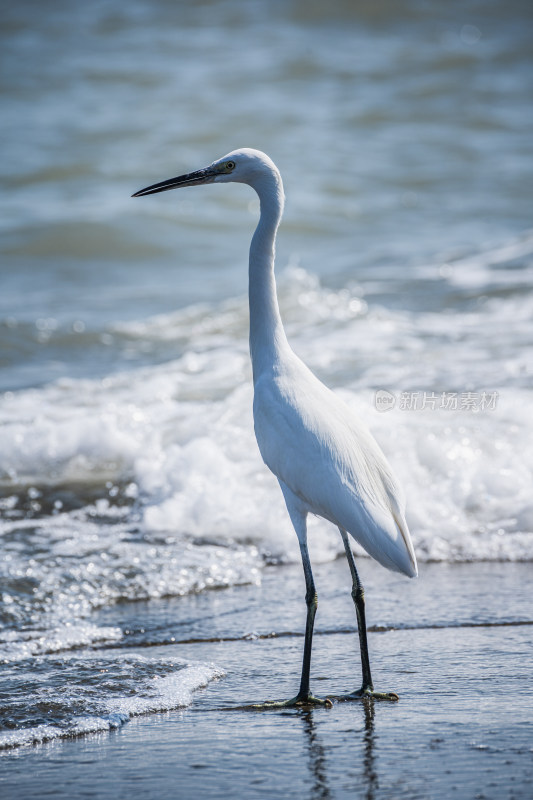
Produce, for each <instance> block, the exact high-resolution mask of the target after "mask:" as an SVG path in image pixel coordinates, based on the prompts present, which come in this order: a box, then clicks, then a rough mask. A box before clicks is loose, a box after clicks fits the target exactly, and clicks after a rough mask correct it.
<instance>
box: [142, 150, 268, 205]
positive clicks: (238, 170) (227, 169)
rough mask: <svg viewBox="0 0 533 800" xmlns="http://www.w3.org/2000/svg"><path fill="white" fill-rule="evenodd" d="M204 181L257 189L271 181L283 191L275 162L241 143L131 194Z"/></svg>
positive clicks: (155, 192)
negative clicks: (204, 163)
mask: <svg viewBox="0 0 533 800" xmlns="http://www.w3.org/2000/svg"><path fill="white" fill-rule="evenodd" d="M204 183H247V184H249V185H250V186H252V187H253V188H254V189H256V190H257V189H258V188H259V187H260V185H261V184H272V183H273V184H274V185H275V186H276V187H277V188H279V190H280V191H281V193H282V192H283V190H282V184H281V176H280V174H279V171H278V168H277V167H276V165H275V164H274V162H273V161H271V159H270V158H269V157H268V156H267V155H265V153H262V152H261V151H260V150H252V149H250V148H248V147H243V148H241V149H240V150H233V151H232V152H231V153H228V154H227V155H226V156H224V157H223V158H219V159H217V160H216V161H213V163H212V164H210V165H209V166H208V167H204V168H203V169H199V170H196V171H195V172H188V173H187V174H185V175H179V176H178V177H177V178H170V179H169V180H166V181H161V182H160V183H153V184H152V185H151V186H147V187H146V188H145V189H140V191H138V192H135V194H133V195H132V197H144V195H147V194H157V193H158V192H168V191H169V190H170V189H179V188H181V187H183V186H201V185H202V184H204Z"/></svg>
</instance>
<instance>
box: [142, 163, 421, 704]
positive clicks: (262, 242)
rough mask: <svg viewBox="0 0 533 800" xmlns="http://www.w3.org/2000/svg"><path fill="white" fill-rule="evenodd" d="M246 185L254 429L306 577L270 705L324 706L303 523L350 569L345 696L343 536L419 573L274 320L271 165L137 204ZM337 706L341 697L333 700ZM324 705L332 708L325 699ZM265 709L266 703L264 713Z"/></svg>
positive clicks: (338, 418)
mask: <svg viewBox="0 0 533 800" xmlns="http://www.w3.org/2000/svg"><path fill="white" fill-rule="evenodd" d="M228 182H240V183H247V184H249V185H250V186H251V187H252V188H253V189H255V191H256V192H257V194H258V196H259V200H260V208H261V213H260V219H259V224H258V226H257V228H256V230H255V233H254V236H253V238H252V243H251V246H250V260H249V301H250V355H251V359H252V368H253V381H254V408H253V410H254V426H255V434H256V437H257V443H258V445H259V449H260V451H261V455H262V457H263V460H264V462H265V464H266V465H267V466H268V467H269V468H270V469H271V470H272V472H273V473H274V475H276V477H277V478H278V480H279V483H280V486H281V489H282V492H283V495H284V497H285V502H286V504H287V509H288V512H289V515H290V517H291V520H292V523H293V525H294V528H295V530H296V533H297V535H298V539H299V543H300V549H301V553H302V559H303V566H304V573H305V578H306V586H307V593H306V602H307V608H308V612H307V626H306V642H305V648H304V663H303V667H302V678H301V684H300V691H299V693H298V695H297V696H296V697H295V698H293V699H292V700H290V701H286V702H283V703H270V704H265V705H270V706H274V707H279V706H287V705H301V704H308V703H323V702H325V701H323V700H319V699H318V698H315V697H313V696H312V695H311V694H310V692H309V670H310V659H311V642H312V633H313V622H314V615H315V611H316V605H317V600H316V593H315V587H314V581H313V576H312V571H311V564H310V560H309V554H308V551H307V529H306V517H307V514H308V513H313V514H317V515H318V516H321V517H324V518H325V519H327V520H329V521H330V522H332V523H333V524H334V525H337V527H338V528H339V530H340V532H341V535H342V537H343V541H344V544H345V549H346V554H347V557H348V561H349V564H350V570H351V572H352V579H353V589H352V596H353V598H354V602H355V605H356V611H357V619H358V629H359V638H360V645H361V658H362V671H363V686H362V688H361V689H360V690H358V691H356V692H352V693H350V694H348V695H343V696H342V699H357V698H360V697H363V696H372V697H377V698H379V699H397V695H395V694H394V693H379V692H374V690H373V685H372V679H371V676H370V664H369V659H368V651H367V642H366V625H365V619H364V598H363V589H362V586H361V584H360V582H359V578H358V575H357V570H356V568H355V562H354V560H353V555H352V553H351V549H350V547H349V544H348V538H347V536H346V532H348V533H349V534H351V536H352V537H353V538H354V539H355V540H356V541H357V542H359V544H361V545H362V547H363V548H364V549H365V550H366V551H367V553H368V554H369V555H371V556H372V557H373V558H375V559H376V560H377V561H379V563H380V564H382V565H383V566H384V567H387V568H388V569H391V570H395V571H397V572H401V573H404V574H405V575H408V576H409V577H415V576H416V575H417V565H416V557H415V553H414V550H413V546H412V543H411V538H410V535H409V530H408V527H407V523H406V521H405V503H404V498H403V493H402V491H401V489H400V486H399V484H398V482H397V480H396V478H395V477H394V475H393V473H392V470H391V468H390V466H389V464H388V462H387V460H386V458H385V456H384V455H383V453H382V451H381V449H380V448H379V446H378V445H377V443H376V441H375V439H374V438H373V437H372V435H371V433H370V432H369V430H368V429H367V428H366V426H365V425H364V424H363V422H362V421H361V420H359V419H358V418H357V417H356V415H355V414H354V413H353V411H352V410H351V409H350V408H349V407H348V406H347V405H346V404H345V403H344V402H343V401H342V400H341V399H340V398H339V397H338V396H337V395H335V394H334V393H333V392H332V391H330V390H329V389H328V388H327V387H326V386H324V384H323V383H321V382H320V381H319V380H318V378H316V377H315V375H313V373H312V372H311V371H310V370H309V369H308V368H307V366H306V365H305V364H304V363H303V362H302V361H301V360H300V359H299V358H298V357H297V356H296V355H295V353H294V352H293V351H292V350H291V348H290V346H289V344H288V342H287V338H286V336H285V331H284V329H283V325H282V322H281V317H280V314H279V308H278V301H277V294H276V283H275V278H274V260H275V241H276V233H277V229H278V225H279V222H280V220H281V216H282V213H283V204H284V194H283V184H282V181H281V176H280V174H279V171H278V169H277V167H276V166H275V164H274V163H273V162H272V161H271V160H270V158H268V156H266V155H265V154H264V153H261V152H260V151H258V150H251V149H248V148H244V149H241V150H234V151H233V152H231V153H228V155H226V156H224V158H221V159H219V160H217V161H214V162H213V163H212V164H211V165H210V166H209V167H207V168H205V169H202V170H198V171H196V172H192V173H189V174H187V175H182V176H179V177H178V178H171V179H170V180H167V181H162V182H161V183H157V184H153V185H152V186H148V187H147V188H146V189H142V190H141V191H140V192H136V193H135V195H134V197H138V196H143V195H146V194H154V193H156V192H162V191H167V190H169V189H174V188H179V187H183V186H196V185H200V184H205V183H228ZM339 699H340V698H339ZM326 702H327V703H328V704H329V701H326ZM263 707H264V706H263Z"/></svg>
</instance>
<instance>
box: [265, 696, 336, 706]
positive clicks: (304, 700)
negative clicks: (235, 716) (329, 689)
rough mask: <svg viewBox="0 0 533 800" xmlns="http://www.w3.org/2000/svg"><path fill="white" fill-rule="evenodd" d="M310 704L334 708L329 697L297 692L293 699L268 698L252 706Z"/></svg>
mask: <svg viewBox="0 0 533 800" xmlns="http://www.w3.org/2000/svg"><path fill="white" fill-rule="evenodd" d="M309 706H324V707H325V708H332V706H333V703H332V702H331V700H330V699H329V697H326V698H322V697H315V696H314V695H312V694H308V695H306V696H303V695H299V694H297V695H296V697H293V698H292V700H266V701H265V702H264V703H257V705H253V706H251V708H257V709H261V710H262V709H266V710H268V709H271V708H309Z"/></svg>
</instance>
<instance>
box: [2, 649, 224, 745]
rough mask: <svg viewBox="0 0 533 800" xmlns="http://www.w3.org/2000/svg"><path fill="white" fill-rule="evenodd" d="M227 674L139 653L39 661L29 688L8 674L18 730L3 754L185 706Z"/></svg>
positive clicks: (10, 712)
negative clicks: (195, 694)
mask: <svg viewBox="0 0 533 800" xmlns="http://www.w3.org/2000/svg"><path fill="white" fill-rule="evenodd" d="M224 674H225V673H224V671H223V670H221V669H220V668H218V667H216V666H215V665H213V664H206V663H203V662H192V663H188V662H186V661H183V660H182V659H179V658H169V657H164V658H147V657H145V656H141V655H137V654H135V653H128V654H124V653H122V654H120V653H113V654H112V655H110V656H106V655H103V654H99V653H94V654H84V655H83V656H75V655H71V656H63V657H62V658H61V660H59V661H57V662H54V661H53V660H51V659H48V660H46V661H45V660H39V659H38V658H37V659H35V660H34V661H33V667H32V671H31V673H30V674H29V675H28V676H27V679H26V681H25V682H24V685H21V682H20V680H19V674H18V671H17V670H16V669H14V670H13V672H12V673H10V672H9V671H6V672H5V674H4V681H5V684H4V685H5V686H6V688H7V690H8V691H9V697H8V699H7V700H6V703H5V707H4V709H3V711H4V718H5V719H6V720H7V719H8V720H9V721H10V724H11V725H12V726H13V730H9V731H3V732H1V733H0V750H6V749H10V748H13V747H21V746H24V745H33V744H42V743H45V742H49V741H52V740H54V739H65V738H72V737H76V736H82V735H86V734H89V733H102V732H105V731H109V730H113V729H116V728H119V727H121V726H122V725H124V723H126V722H127V721H128V720H129V719H131V718H132V717H135V716H139V715H141V714H148V713H153V712H158V711H169V710H171V709H177V708H184V707H186V706H188V705H190V704H191V703H192V702H193V693H194V692H195V691H197V690H198V689H201V688H203V687H205V686H207V684H208V683H209V682H211V681H213V680H216V679H217V678H222V677H224ZM80 710H81V711H82V713H80ZM43 716H46V717H47V718H48V721H47V722H44V723H43V722H41V721H40V720H42V718H43Z"/></svg>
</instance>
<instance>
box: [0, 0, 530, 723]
mask: <svg viewBox="0 0 533 800" xmlns="http://www.w3.org/2000/svg"><path fill="white" fill-rule="evenodd" d="M532 28H533V13H532V12H531V8H530V4H529V3H525V2H518V0H512V1H511V2H506V3H505V4H504V3H501V2H486V0H485V1H484V2H464V3H455V2H453V3H446V4H426V3H422V2H415V0H402V1H401V2H394V3H392V2H385V3H380V4H379V5H378V6H377V5H376V4H374V3H370V2H369V3H357V4H355V3H348V2H334V3H328V4H314V3H309V2H303V0H302V2H297V1H296V0H294V2H262V1H259V2H253V3H240V2H236V0H234V1H231V0H228V2H215V1H214V0H213V2H201V3H195V4H186V3H181V2H178V3H176V2H170V0H168V1H167V2H165V1H164V0H156V2H148V0H133V2H130V3H128V4H122V5H120V6H117V5H116V4H109V3H106V2H91V3H82V2H74V3H73V2H66V0H65V1H64V2H59V1H58V2H47V3H46V4H42V3H37V2H35V3H32V2H25V3H18V4H11V5H10V6H9V7H7V8H6V9H4V11H3V27H2V32H1V37H2V40H1V48H0V51H1V54H2V63H3V69H2V84H1V106H2V120H3V124H2V131H1V133H0V135H1V137H2V153H3V158H2V162H1V164H0V172H1V175H2V180H3V186H4V191H3V192H2V194H1V196H0V212H1V213H0V228H1V231H2V243H1V248H2V258H1V266H0V270H1V286H2V291H1V292H0V366H1V371H0V391H1V392H2V394H1V395H0V454H1V458H0V487H1V492H2V498H1V499H0V512H1V514H2V518H1V520H0V534H1V536H2V541H3V559H2V566H1V569H2V571H3V595H2V605H1V607H0V614H1V617H0V618H1V620H2V622H3V624H4V626H5V631H4V634H3V639H2V643H1V646H2V653H3V656H4V657H5V658H6V659H7V660H8V661H10V662H13V661H14V660H15V661H16V660H17V659H27V658H30V659H31V658H34V657H35V658H40V657H41V655H42V654H45V655H46V654H48V653H57V652H61V651H63V650H68V649H70V648H72V647H80V646H84V645H89V644H92V643H95V642H117V641H120V639H121V637H122V635H123V631H122V630H121V628H120V627H117V626H109V627H102V626H101V625H98V624H95V623H94V621H93V620H92V615H93V614H94V613H95V611H96V610H99V609H106V608H108V607H112V606H113V605H114V604H116V603H117V602H120V601H125V600H138V599H150V598H160V597H165V596H175V595H176V596H180V595H183V594H188V593H191V592H202V591H204V590H205V589H207V588H210V587H213V586H215V587H224V586H231V585H235V584H239V583H246V582H249V581H252V582H258V581H260V579H261V571H262V568H263V566H264V565H265V563H277V562H279V561H291V560H296V559H298V549H297V543H296V541H295V537H294V535H293V533H292V531H291V528H290V523H289V521H288V519H287V516H286V512H285V510H284V507H283V502H282V498H281V495H280V494H279V489H278V487H277V484H276V482H275V480H274V479H273V478H272V477H271V476H270V475H269V474H268V473H266V471H265V469H264V466H263V465H262V463H261V461H260V457H259V454H258V452H257V449H256V445H255V442H254V438H253V431H252V422H251V411H250V406H251V387H250V367H249V359H248V353H247V328H248V320H247V313H248V312H247V301H246V289H247V287H246V280H247V277H246V266H247V249H248V244H249V239H250V236H251V233H252V231H253V228H254V225H255V221H256V219H257V212H258V206H257V201H256V199H255V197H254V195H253V193H252V191H251V190H250V189H248V188H247V187H243V186H238V185H236V186H211V187H203V188H199V189H190V190H187V191H183V192H175V193H171V194H163V195H161V196H157V197H149V198H144V199H136V200H133V199H131V194H132V192H134V191H136V190H137V189H139V188H141V187H142V186H145V185H147V184H149V183H153V182H155V181H158V180H162V179H165V178H168V177H172V176H174V175H178V174H181V173H183V172H186V171H190V170H192V169H196V168H199V167H202V166H205V165H207V164H208V163H210V162H211V161H212V160H213V159H215V158H218V157H220V156H222V155H223V154H225V153H226V152H228V151H230V150H232V149H234V148H236V147H241V146H249V147H254V148H258V149H262V150H264V151H266V152H267V153H268V154H269V155H270V156H271V157H272V158H273V159H274V161H275V162H276V163H277V165H278V167H279V168H280V170H281V173H282V175H283V179H284V184H285V191H286V195H287V207H286V213H285V217H284V220H283V224H282V227H281V229H280V236H279V243H278V265H277V270H278V278H279V281H278V283H279V294H280V304H281V309H282V314H283V318H284V321H285V324H286V327H287V331H288V335H289V338H290V341H291V343H292V344H293V346H294V349H295V350H296V352H298V354H299V355H301V356H302V357H303V358H304V360H306V362H307V363H308V364H309V365H310V366H311V367H312V369H313V370H314V371H315V372H316V373H317V374H318V375H319V376H320V377H321V378H323V379H324V380H325V381H326V382H327V383H328V384H329V385H331V386H332V387H333V388H334V389H336V390H337V391H339V393H340V394H341V395H342V396H343V397H344V398H345V399H346V400H347V401H348V402H349V403H350V404H351V405H352V406H353V408H354V409H355V410H356V411H358V412H359V413H360V414H361V415H362V416H363V417H364V418H365V419H366V420H367V422H368V424H369V425H370V427H371V428H372V430H373V432H374V433H375V435H376V437H377V438H378V439H379V441H380V442H381V444H382V446H383V448H384V450H385V451H386V453H387V455H388V456H389V458H390V460H391V462H392V463H393V466H394V468H395V469H396V471H397V472H398V474H399V475H400V476H401V479H402V482H403V484H404V488H405V491H406V495H407V500H408V520H409V523H410V527H411V530H412V533H413V541H414V544H415V548H416V550H417V555H418V557H419V559H420V561H421V562H422V563H423V562H424V561H427V560H430V561H431V560H436V561H475V560H484V559H489V560H493V561H498V560H501V561H509V560H511V561H514V560H526V561H527V560H531V559H533V503H532V501H531V484H532V478H533V458H532V453H533V448H532V446H531V445H532V444H533V443H532V438H533V437H532V430H533V426H532V423H531V414H530V408H531V400H532V397H531V371H532V364H533V336H532V325H531V319H532V313H533V292H532V283H533V232H532V218H531V211H532V208H531V196H532V189H533V158H532V155H533V135H532V134H533V130H532V123H533V110H532V109H533V105H532V99H533V63H532V59H531V35H532V32H533V31H532ZM378 391H385V392H386V393H387V396H389V397H392V398H393V401H394V402H393V407H390V408H389V409H388V410H387V412H386V413H385V412H384V411H382V410H380V409H379V408H378V406H377V403H376V397H377V395H376V392H378ZM311 538H312V541H313V542H314V544H313V557H314V558H315V559H317V560H323V561H326V560H328V559H330V558H333V557H334V556H335V555H336V554H337V552H339V549H340V548H339V541H338V537H337V536H336V535H335V532H334V531H332V530H331V529H330V527H329V526H327V525H326V524H325V523H324V524H323V523H321V522H318V521H317V522H316V523H314V525H313V527H312V530H311ZM24 664H26V666H24V667H23V669H26V668H27V662H24ZM50 669H51V670H52V667H51V668H50ZM202 674H203V673H202ZM214 674H216V672H213V675H214ZM50 675H51V678H50V680H51V681H52V683H53V680H54V678H53V670H52V672H51V673H50ZM202 680H205V675H204V676H203V678H202ZM178 683H179V681H178ZM88 713H89V710H88ZM36 724H37V723H36ZM39 724H40V723H39ZM25 735H27V734H25Z"/></svg>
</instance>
